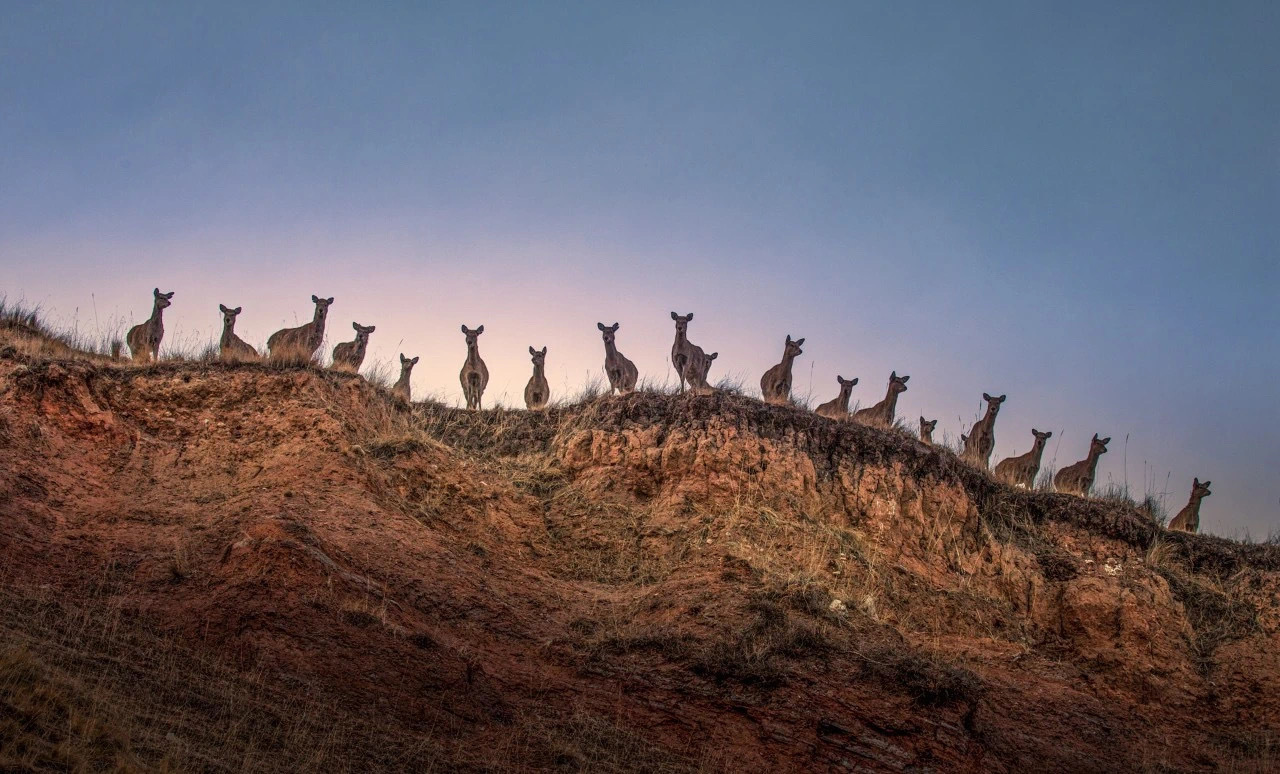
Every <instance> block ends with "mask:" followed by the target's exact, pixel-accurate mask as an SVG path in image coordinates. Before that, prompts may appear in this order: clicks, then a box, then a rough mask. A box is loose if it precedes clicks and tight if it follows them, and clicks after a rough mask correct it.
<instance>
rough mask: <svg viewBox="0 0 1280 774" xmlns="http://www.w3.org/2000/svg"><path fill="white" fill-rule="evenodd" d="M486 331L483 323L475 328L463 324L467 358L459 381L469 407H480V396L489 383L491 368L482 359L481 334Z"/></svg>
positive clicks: (459, 374) (477, 408)
mask: <svg viewBox="0 0 1280 774" xmlns="http://www.w3.org/2000/svg"><path fill="white" fill-rule="evenodd" d="M482 333H484V326H483V325H481V326H480V327H479V328H476V329H475V330H471V329H469V328H468V327H467V326H465V325H464V326H462V335H464V336H466V337H467V359H466V360H464V361H463V363H462V371H461V372H459V373H458V381H460V382H462V394H463V396H464V397H465V398H466V399H467V408H469V409H475V410H477V411H478V410H479V409H480V396H481V395H483V394H484V388H485V387H486V386H488V384H489V368H488V366H486V365H485V364H484V361H483V360H481V359H480V341H479V340H480V334H482Z"/></svg>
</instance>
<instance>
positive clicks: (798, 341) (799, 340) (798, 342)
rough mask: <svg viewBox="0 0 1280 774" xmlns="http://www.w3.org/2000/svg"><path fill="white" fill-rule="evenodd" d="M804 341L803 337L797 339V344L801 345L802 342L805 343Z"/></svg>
mask: <svg viewBox="0 0 1280 774" xmlns="http://www.w3.org/2000/svg"><path fill="white" fill-rule="evenodd" d="M803 343H804V339H803V338H800V339H796V346H800V345H801V344H803Z"/></svg>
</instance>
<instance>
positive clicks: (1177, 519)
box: [1169, 478, 1213, 532]
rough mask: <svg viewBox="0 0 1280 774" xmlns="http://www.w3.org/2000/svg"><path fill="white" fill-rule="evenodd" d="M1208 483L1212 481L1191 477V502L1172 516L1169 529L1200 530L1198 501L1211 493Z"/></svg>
mask: <svg viewBox="0 0 1280 774" xmlns="http://www.w3.org/2000/svg"><path fill="white" fill-rule="evenodd" d="M1210 483H1212V482H1209V481H1201V480H1200V479H1198V478H1193V479H1191V502H1189V503H1187V505H1186V507H1184V508H1183V509H1182V510H1180V511H1178V515H1177V516H1174V517H1173V520H1172V521H1170V522H1169V529H1180V530H1183V531H1185V532H1199V531H1200V501H1201V500H1203V499H1204V498H1206V497H1208V496H1209V495H1211V494H1213V492H1210V491H1209V484H1210Z"/></svg>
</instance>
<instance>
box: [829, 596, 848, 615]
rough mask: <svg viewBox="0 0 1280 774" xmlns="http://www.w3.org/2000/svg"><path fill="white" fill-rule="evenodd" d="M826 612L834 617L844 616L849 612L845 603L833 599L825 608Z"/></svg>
mask: <svg viewBox="0 0 1280 774" xmlns="http://www.w3.org/2000/svg"><path fill="white" fill-rule="evenodd" d="M827 610H830V611H831V612H833V613H835V614H836V615H844V614H845V613H847V612H849V607H848V606H847V605H845V603H844V602H843V601H842V600H839V599H833V600H831V604H830V605H828V606H827Z"/></svg>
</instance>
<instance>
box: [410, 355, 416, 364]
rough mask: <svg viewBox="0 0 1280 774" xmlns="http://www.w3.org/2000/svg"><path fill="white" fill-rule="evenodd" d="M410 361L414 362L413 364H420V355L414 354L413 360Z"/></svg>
mask: <svg viewBox="0 0 1280 774" xmlns="http://www.w3.org/2000/svg"><path fill="white" fill-rule="evenodd" d="M409 362H410V363H412V364H413V365H417V364H418V356H417V355H414V356H413V360H410V361H409Z"/></svg>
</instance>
